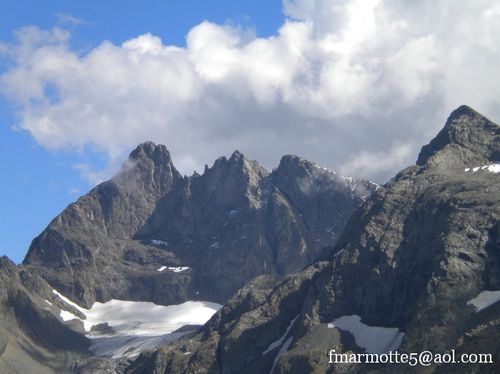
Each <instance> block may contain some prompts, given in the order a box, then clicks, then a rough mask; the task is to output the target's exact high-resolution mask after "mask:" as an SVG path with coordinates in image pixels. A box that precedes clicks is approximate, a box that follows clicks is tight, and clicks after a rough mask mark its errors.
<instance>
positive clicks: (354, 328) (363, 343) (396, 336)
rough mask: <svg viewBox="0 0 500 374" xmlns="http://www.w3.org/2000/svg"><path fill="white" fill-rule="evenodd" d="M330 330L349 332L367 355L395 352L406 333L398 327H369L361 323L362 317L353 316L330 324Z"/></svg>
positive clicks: (341, 318)
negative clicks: (336, 329)
mask: <svg viewBox="0 0 500 374" xmlns="http://www.w3.org/2000/svg"><path fill="white" fill-rule="evenodd" d="M328 327H329V328H338V329H340V330H344V331H348V332H349V333H351V335H352V336H353V337H354V341H355V342H356V345H357V346H358V347H360V348H364V349H365V351H366V352H367V353H378V354H381V353H386V352H389V351H395V350H397V349H398V348H399V346H400V345H401V342H402V341H403V337H404V333H403V332H401V331H399V329H398V328H397V327H394V328H389V327H377V326H368V325H366V324H364V323H362V322H361V317H360V316H358V315H356V314H353V315H350V316H342V317H340V318H337V319H336V320H334V321H333V322H331V323H329V324H328Z"/></svg>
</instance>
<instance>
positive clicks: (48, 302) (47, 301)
mask: <svg viewBox="0 0 500 374" xmlns="http://www.w3.org/2000/svg"><path fill="white" fill-rule="evenodd" d="M43 301H45V302H46V303H47V304H49V305H52V303H51V302H50V301H49V300H43Z"/></svg>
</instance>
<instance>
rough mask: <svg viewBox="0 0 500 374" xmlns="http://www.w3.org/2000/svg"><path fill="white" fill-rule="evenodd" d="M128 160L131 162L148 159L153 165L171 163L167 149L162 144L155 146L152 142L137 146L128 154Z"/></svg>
mask: <svg viewBox="0 0 500 374" xmlns="http://www.w3.org/2000/svg"><path fill="white" fill-rule="evenodd" d="M129 159H130V160H132V161H140V160H143V159H149V160H152V161H153V162H154V163H155V164H169V163H171V162H172V160H171V158H170V152H169V151H168V149H167V147H165V146H164V145H163V144H155V143H153V142H144V143H142V144H139V145H138V146H137V148H136V149H134V150H133V151H132V152H130V156H129Z"/></svg>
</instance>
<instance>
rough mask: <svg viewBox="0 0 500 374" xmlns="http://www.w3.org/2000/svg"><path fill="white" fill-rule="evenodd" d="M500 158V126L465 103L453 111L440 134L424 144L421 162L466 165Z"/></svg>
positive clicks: (431, 164)
mask: <svg viewBox="0 0 500 374" xmlns="http://www.w3.org/2000/svg"><path fill="white" fill-rule="evenodd" d="M499 159H500V128H499V126H498V125H497V124H495V123H493V122H491V121H490V120H489V119H488V118H486V117H485V116H483V115H482V114H480V113H478V112H477V111H475V110H474V109H472V108H471V107H469V106H467V105H462V106H460V107H458V108H457V109H455V110H454V111H453V112H451V114H450V116H449V117H448V120H447V121H446V124H445V126H444V127H443V129H442V130H441V131H440V132H439V133H438V134H437V136H436V137H435V138H434V139H432V140H431V141H430V143H429V144H427V145H425V146H423V147H422V150H421V151H420V154H419V156H418V159H417V165H419V166H423V165H426V164H427V165H428V166H437V165H441V166H444V165H446V166H450V167H463V166H466V165H472V164H474V165H475V164H477V165H483V164H484V163H488V162H493V161H498V160H499Z"/></svg>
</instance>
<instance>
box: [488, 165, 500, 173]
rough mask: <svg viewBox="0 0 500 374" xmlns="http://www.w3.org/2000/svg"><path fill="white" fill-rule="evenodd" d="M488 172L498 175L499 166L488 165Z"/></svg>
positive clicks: (499, 171)
mask: <svg viewBox="0 0 500 374" xmlns="http://www.w3.org/2000/svg"><path fill="white" fill-rule="evenodd" d="M488 171H489V172H490V173H494V174H496V173H500V164H491V165H488Z"/></svg>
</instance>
